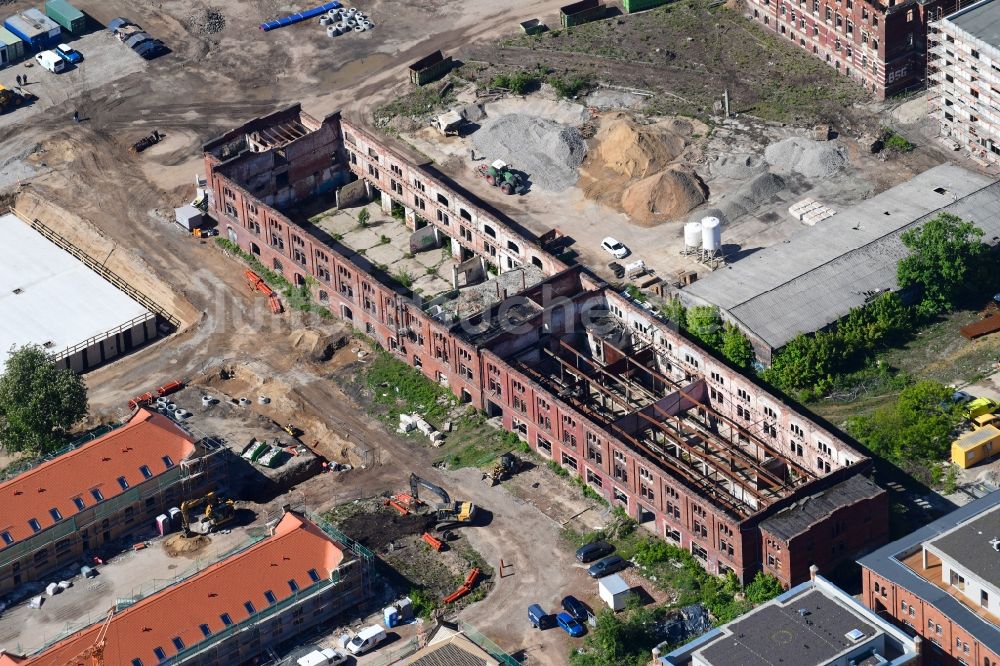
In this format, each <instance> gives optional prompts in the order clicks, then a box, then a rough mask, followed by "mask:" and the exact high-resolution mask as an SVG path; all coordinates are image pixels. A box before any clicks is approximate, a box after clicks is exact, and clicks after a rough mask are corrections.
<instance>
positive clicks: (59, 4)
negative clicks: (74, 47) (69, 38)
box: [45, 0, 87, 35]
mask: <svg viewBox="0 0 1000 666" xmlns="http://www.w3.org/2000/svg"><path fill="white" fill-rule="evenodd" d="M45 15H46V16H48V17H49V18H50V19H52V20H53V21H55V22H56V23H58V24H59V25H61V26H62V27H63V28H65V29H66V30H69V31H70V32H71V33H73V34H74V35H80V34H82V33H83V31H84V30H86V29H87V17H86V16H85V15H84V13H83V12H81V11H80V10H79V9H77V8H76V7H74V6H73V5H71V4H69V3H68V2H66V0H45Z"/></svg>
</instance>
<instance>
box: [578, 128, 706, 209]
mask: <svg viewBox="0 0 1000 666" xmlns="http://www.w3.org/2000/svg"><path fill="white" fill-rule="evenodd" d="M692 132H693V129H692V127H691V124H690V123H688V122H686V121H665V122H661V123H656V124H655V125H641V124H637V123H636V122H634V121H633V120H632V119H631V118H629V117H628V116H626V115H624V114H616V115H613V116H609V117H606V118H605V119H604V121H603V122H602V124H601V128H600V130H599V131H598V132H597V134H596V136H595V138H594V145H593V146H592V149H591V151H590V154H589V155H588V156H587V161H586V163H585V164H584V166H583V169H582V170H581V177H580V183H579V185H580V187H581V188H582V189H583V191H584V194H585V195H586V196H587V197H588V198H590V199H593V200H595V201H600V202H602V203H605V204H607V205H609V206H613V207H616V208H619V209H620V210H622V211H624V212H625V213H626V214H627V215H628V216H629V217H631V218H632V220H633V221H635V223H636V224H639V225H643V226H652V225H655V224H660V223H662V222H666V221H669V220H676V219H678V218H680V217H682V216H684V215H686V214H687V213H688V212H689V211H691V210H692V209H693V208H695V207H697V206H699V205H701V204H702V203H704V202H705V199H706V198H707V197H708V188H707V187H706V186H705V184H704V183H703V182H702V180H701V179H700V178H699V177H698V174H696V173H695V172H694V171H692V170H691V169H688V168H685V167H682V166H680V165H679V164H677V163H678V161H679V160H680V159H681V157H682V156H683V154H684V150H685V148H686V147H687V144H688V137H690V136H691V133H692Z"/></svg>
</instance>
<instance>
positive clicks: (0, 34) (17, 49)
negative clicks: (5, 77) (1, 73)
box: [0, 28, 24, 67]
mask: <svg viewBox="0 0 1000 666" xmlns="http://www.w3.org/2000/svg"><path fill="white" fill-rule="evenodd" d="M23 57H24V41H22V40H21V38H20V37H18V36H17V35H15V34H14V33H12V32H11V31H10V30H7V29H6V28H0V67H6V66H7V65H10V64H12V63H15V62H17V61H18V60H20V59H21V58H23Z"/></svg>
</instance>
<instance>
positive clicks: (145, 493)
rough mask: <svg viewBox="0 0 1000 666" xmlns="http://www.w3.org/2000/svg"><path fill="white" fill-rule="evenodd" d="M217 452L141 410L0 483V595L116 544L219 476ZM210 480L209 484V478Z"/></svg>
mask: <svg viewBox="0 0 1000 666" xmlns="http://www.w3.org/2000/svg"><path fill="white" fill-rule="evenodd" d="M216 450H217V449H216V447H215V445H214V444H212V443H208V442H196V441H195V440H194V439H193V438H192V437H191V436H190V435H189V434H188V433H187V432H186V431H185V430H183V429H182V428H181V427H180V426H179V425H177V424H176V423H174V422H173V421H171V420H170V419H168V418H167V417H165V416H162V415H160V414H155V413H151V412H148V411H146V410H143V409H140V410H139V411H138V412H137V413H136V414H135V415H134V416H133V417H132V419H131V420H130V421H129V422H128V423H127V424H125V425H123V426H121V427H120V428H117V429H115V430H112V431H110V432H108V433H107V434H105V435H103V436H101V437H98V438H97V439H94V440H93V441H91V442H88V443H86V444H83V445H81V446H79V447H78V448H76V449H73V450H71V451H69V452H66V453H63V454H62V455H59V456H57V457H55V458H53V459H51V460H49V461H47V462H44V463H42V464H40V465H38V466H37V467H34V468H33V469H30V470H28V471H26V472H23V473H21V474H19V475H17V476H15V477H13V478H11V479H9V480H6V481H4V482H3V483H0V506H2V507H3V511H2V512H0V595H4V594H7V593H8V592H12V591H14V590H16V589H17V588H18V586H20V585H21V584H23V583H27V582H30V581H37V580H39V579H41V578H42V577H43V576H44V575H46V574H47V573H49V572H52V571H55V570H57V569H60V568H62V567H65V566H66V565H67V564H70V563H72V562H75V561H80V560H81V559H82V558H83V556H84V555H85V554H87V553H94V552H98V551H101V550H105V549H111V550H114V545H115V544H116V543H117V542H118V541H119V540H120V539H121V538H122V537H123V536H125V535H127V534H129V533H130V532H132V531H133V530H136V529H140V528H143V529H148V528H149V526H150V525H152V524H153V521H154V519H155V517H156V516H157V515H159V514H162V513H166V512H167V511H168V509H169V508H170V507H173V506H177V505H178V504H180V502H181V501H182V500H184V499H186V498H188V497H200V496H201V495H203V494H204V493H205V491H207V490H208V489H209V488H210V486H211V482H212V481H215V482H218V481H219V480H220V478H219V477H220V475H219V473H218V467H217V466H216V464H215V456H214V455H213V454H214V453H215V452H216ZM213 477H214V478H213Z"/></svg>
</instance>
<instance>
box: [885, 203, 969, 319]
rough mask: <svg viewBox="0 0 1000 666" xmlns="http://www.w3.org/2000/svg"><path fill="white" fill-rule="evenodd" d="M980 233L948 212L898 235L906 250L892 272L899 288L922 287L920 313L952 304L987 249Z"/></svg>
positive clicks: (925, 313)
mask: <svg viewBox="0 0 1000 666" xmlns="http://www.w3.org/2000/svg"><path fill="white" fill-rule="evenodd" d="M982 236H983V230H982V229H979V228H977V227H975V226H974V225H973V224H972V223H971V222H966V221H964V220H962V219H961V218H960V217H957V216H955V215H951V214H950V213H941V214H939V215H938V216H937V217H935V218H934V219H932V220H930V221H929V222H927V224H925V225H923V226H922V227H920V228H919V229H910V230H909V231H905V232H903V235H902V236H901V237H900V238H901V239H902V241H903V245H905V246H906V247H907V249H909V251H910V254H909V256H907V257H905V258H903V259H902V260H900V262H899V264H898V266H897V269H896V276H897V279H898V282H899V286H900V288H902V289H905V288H907V287H920V288H921V289H922V291H923V300H922V301H921V302H920V305H919V306H918V307H919V310H920V312H921V314H923V315H925V316H930V315H934V314H937V313H939V312H942V311H947V310H950V309H952V308H953V307H954V305H955V300H956V298H957V296H958V295H959V293H960V292H961V290H962V289H963V288H964V286H965V284H966V282H967V281H968V280H969V277H970V275H971V274H972V273H973V271H975V270H976V269H977V267H978V266H979V264H980V262H981V261H982V259H983V257H984V256H985V254H986V252H987V248H986V246H985V245H983V243H982V242H981V241H980V239H981V238H982Z"/></svg>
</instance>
